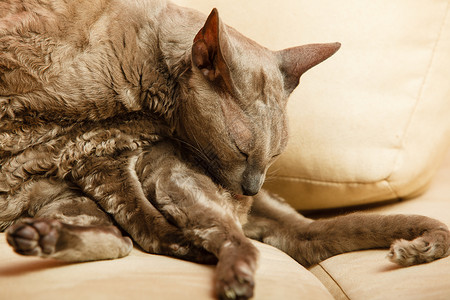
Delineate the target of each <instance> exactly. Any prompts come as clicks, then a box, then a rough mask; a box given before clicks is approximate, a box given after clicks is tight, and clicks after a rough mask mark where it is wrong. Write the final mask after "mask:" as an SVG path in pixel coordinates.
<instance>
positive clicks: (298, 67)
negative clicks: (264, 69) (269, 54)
mask: <svg viewBox="0 0 450 300" xmlns="http://www.w3.org/2000/svg"><path fill="white" fill-rule="evenodd" d="M340 47H341V44H340V43H329V44H310V45H304V46H299V47H294V48H289V49H285V50H281V51H278V52H276V54H277V56H278V59H279V62H280V70H281V72H282V73H283V76H284V79H285V80H284V86H285V89H286V91H287V92H289V93H291V92H292V91H293V90H294V89H295V88H296V87H297V85H298V83H299V82H300V76H302V74H303V73H305V72H306V71H308V70H309V69H311V68H312V67H314V66H315V65H317V64H319V63H321V62H322V61H324V60H325V59H327V58H328V57H330V56H331V55H333V54H334V53H336V51H338V50H339V48H340Z"/></svg>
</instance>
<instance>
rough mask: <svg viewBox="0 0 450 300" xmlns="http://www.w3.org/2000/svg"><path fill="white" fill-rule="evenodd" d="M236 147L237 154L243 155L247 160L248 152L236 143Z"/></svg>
mask: <svg viewBox="0 0 450 300" xmlns="http://www.w3.org/2000/svg"><path fill="white" fill-rule="evenodd" d="M236 149H237V150H238V151H239V154H241V155H242V157H244V158H245V160H246V161H248V156H249V155H248V153H246V152H244V151H242V150H241V149H240V148H239V147H238V146H237V145H236Z"/></svg>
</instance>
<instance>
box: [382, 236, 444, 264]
mask: <svg viewBox="0 0 450 300" xmlns="http://www.w3.org/2000/svg"><path fill="white" fill-rule="evenodd" d="M445 235H448V232H447V233H445V232H444V235H442V234H439V233H438V234H434V235H429V236H423V237H418V238H416V239H414V240H412V241H407V240H397V241H395V242H394V243H393V244H392V245H391V248H390V250H389V253H388V258H389V260H390V261H392V262H393V263H396V264H399V265H401V266H405V267H407V266H412V265H417V264H422V263H427V262H431V261H433V260H436V259H439V258H442V257H445V256H448V255H449V254H450V249H449V243H448V240H447V238H445Z"/></svg>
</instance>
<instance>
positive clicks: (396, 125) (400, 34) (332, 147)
mask: <svg viewBox="0 0 450 300" xmlns="http://www.w3.org/2000/svg"><path fill="white" fill-rule="evenodd" d="M175 2H177V3H179V4H182V5H185V6H190V7H194V8H197V9H199V10H201V11H203V12H204V13H209V11H210V10H211V8H212V7H217V8H218V9H219V13H220V15H221V17H222V20H224V22H225V23H227V24H229V25H231V26H233V27H235V28H237V29H238V30H239V31H241V32H242V33H244V34H246V35H247V36H249V37H251V38H253V39H255V40H256V41H257V42H259V43H261V44H263V45H265V46H267V47H269V48H272V49H275V50H277V49H281V48H285V47H290V46H295V45H300V44H305V43H315V42H334V41H339V42H341V43H342V48H341V50H339V52H338V53H337V54H335V56H333V57H331V58H330V59H329V60H327V61H325V62H324V63H322V64H321V65H319V66H317V67H315V68H313V69H312V70H310V71H308V72H307V73H306V74H305V75H303V77H302V80H301V83H300V87H299V88H297V89H296V90H295V92H294V93H293V94H292V96H291V99H290V103H289V106H288V109H289V115H290V125H291V126H290V134H291V139H290V144H289V147H288V149H287V151H286V153H285V154H284V155H282V157H281V158H280V159H279V160H278V162H277V163H276V164H275V165H274V166H273V168H272V169H271V172H270V174H269V178H270V180H269V182H268V183H266V188H268V189H270V190H272V191H274V192H276V193H278V194H280V195H281V196H283V197H285V198H286V199H287V200H288V201H290V202H291V203H292V204H293V205H294V206H295V207H296V208H298V209H303V210H309V209H320V208H331V207H338V206H348V205H357V204H358V205H359V204H365V203H370V202H376V201H381V200H385V199H391V198H398V197H411V196H414V195H416V194H418V193H420V192H422V191H423V190H424V189H425V187H426V186H427V184H428V183H429V181H430V179H431V177H432V176H433V174H434V173H435V171H436V168H437V166H438V165H439V163H440V162H441V160H442V157H443V153H444V152H445V149H447V147H448V144H449V142H450V134H449V132H450V131H449V128H450V55H449V53H450V16H449V13H448V10H449V3H450V1H448V0H436V1H429V0H417V1H409V0H397V1H390V0H380V1H370V0H364V1H350V0H343V1H333V0H323V1H307V0H286V1H272V0H248V1H238V0H232V1H231V0H227V1H225V0H222V1H220V0H210V1H204V0H177V1H175Z"/></svg>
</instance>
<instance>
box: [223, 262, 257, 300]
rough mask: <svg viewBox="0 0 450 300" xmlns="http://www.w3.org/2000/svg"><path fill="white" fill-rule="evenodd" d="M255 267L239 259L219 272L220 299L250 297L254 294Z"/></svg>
mask: <svg viewBox="0 0 450 300" xmlns="http://www.w3.org/2000/svg"><path fill="white" fill-rule="evenodd" d="M253 273H254V272H253V268H251V267H250V266H249V265H248V264H247V263H246V262H244V261H238V262H236V263H235V264H233V265H232V266H229V268H227V269H225V270H221V272H220V273H218V274H217V284H216V288H217V292H218V295H219V298H220V299H249V298H251V297H252V296H253V288H254V286H255V282H254V279H253Z"/></svg>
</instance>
